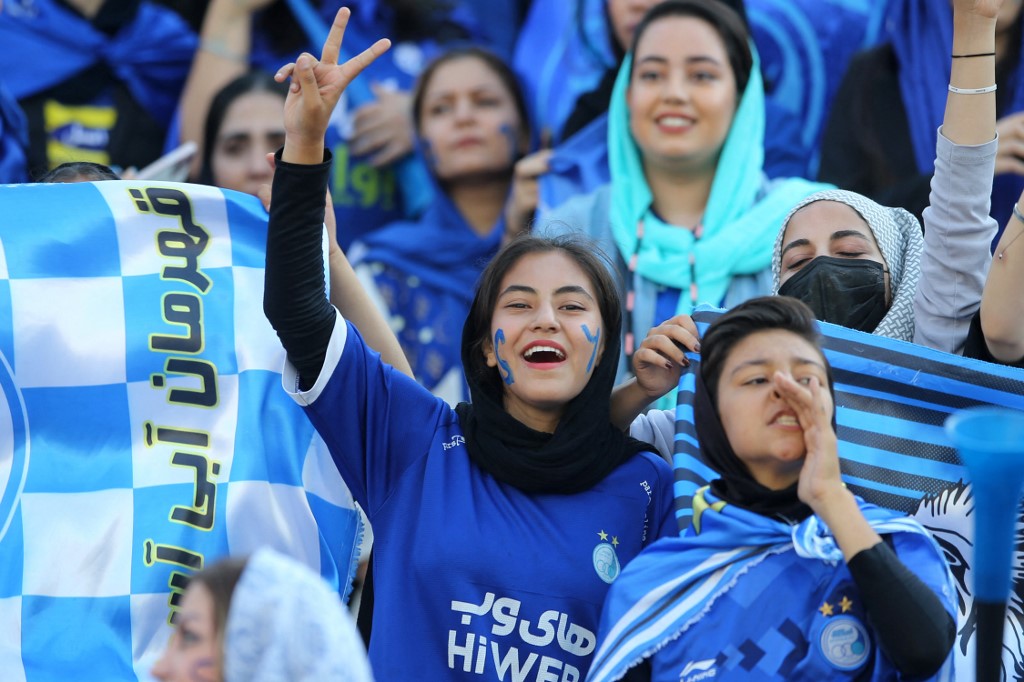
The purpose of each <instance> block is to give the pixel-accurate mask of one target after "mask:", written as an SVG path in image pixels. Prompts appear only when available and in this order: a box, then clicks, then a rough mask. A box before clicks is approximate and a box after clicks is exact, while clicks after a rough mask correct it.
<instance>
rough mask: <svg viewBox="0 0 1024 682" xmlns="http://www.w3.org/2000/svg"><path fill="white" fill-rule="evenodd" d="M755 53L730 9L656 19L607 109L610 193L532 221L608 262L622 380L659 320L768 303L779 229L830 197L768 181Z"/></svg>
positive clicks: (680, 5)
mask: <svg viewBox="0 0 1024 682" xmlns="http://www.w3.org/2000/svg"><path fill="white" fill-rule="evenodd" d="M751 45H752V43H751V42H750V36H749V34H748V32H747V29H746V27H745V25H744V23H743V21H742V19H741V18H740V17H739V15H738V14H736V12H734V11H733V10H731V9H730V8H729V7H727V6H726V5H725V4H723V3H719V2H702V1H699V0H667V1H666V2H661V3H658V4H657V5H655V6H654V7H652V8H651V9H650V10H648V12H647V13H646V14H645V15H644V17H643V19H642V20H641V21H640V23H639V24H638V25H637V26H636V30H635V32H634V35H633V44H632V48H631V50H630V53H629V54H628V55H627V56H626V58H625V60H624V61H623V64H622V67H621V69H620V70H619V76H618V80H617V82H616V85H615V90H614V92H613V94H612V99H611V103H610V105H609V109H608V116H609V125H608V150H609V163H610V168H611V177H612V180H611V183H610V184H609V185H606V186H604V187H601V188H599V189H598V190H596V191H595V192H593V193H592V194H589V195H586V196H580V197H575V198H574V199H571V200H569V201H568V202H567V203H565V204H564V205H562V206H560V207H558V208H556V209H554V210H551V211H548V212H547V213H545V214H542V215H541V216H540V217H539V218H538V220H537V224H538V228H537V229H538V230H539V231H541V232H543V233H544V234H564V233H566V232H569V231H572V230H579V231H582V232H584V233H585V234H587V235H588V236H590V237H592V238H594V239H596V240H597V241H598V243H599V244H600V245H601V247H602V248H603V249H605V251H606V252H607V253H609V254H612V256H613V258H614V262H615V269H616V270H617V271H618V273H619V275H620V278H621V281H622V282H623V284H624V288H623V289H622V291H621V292H620V293H621V295H622V296H623V298H624V300H625V301H626V320H625V329H624V333H625V338H624V343H623V351H624V352H623V354H622V358H621V362H620V368H619V369H620V373H619V379H620V380H622V379H625V378H627V376H628V374H629V371H630V369H631V367H630V364H629V359H630V358H631V356H632V354H633V353H634V352H635V350H636V346H637V344H638V343H639V341H640V340H641V339H643V338H644V336H645V335H646V333H647V331H648V330H649V329H650V328H651V327H652V326H654V325H655V324H657V323H658V322H660V321H661V320H665V319H668V318H670V317H672V316H673V315H677V314H688V313H689V312H690V311H692V310H693V308H694V307H695V306H696V305H697V304H699V303H712V304H714V305H724V306H726V307H729V306H732V305H735V304H737V303H740V302H742V301H744V300H746V299H748V298H751V297H753V296H758V295H763V294H767V293H769V292H770V288H771V269H770V268H771V244H772V241H773V240H774V238H775V235H776V234H777V233H778V230H779V227H780V226H781V224H782V219H783V218H784V217H785V215H786V214H787V213H788V212H789V210H790V209H791V208H792V207H793V206H794V205H796V204H797V203H798V202H799V201H800V200H801V199H803V198H804V197H805V196H807V195H808V194H811V193H812V192H814V191H816V190H820V189H824V188H825V187H826V186H825V185H819V184H816V183H810V182H807V181H805V180H800V179H784V180H774V181H770V180H768V178H767V176H765V174H764V172H763V170H762V162H763V160H764V136H765V100H764V84H763V82H762V80H761V73H760V67H759V65H758V62H757V56H756V54H755V53H754V52H753V51H752V47H751Z"/></svg>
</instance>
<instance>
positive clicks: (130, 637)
mask: <svg viewBox="0 0 1024 682" xmlns="http://www.w3.org/2000/svg"><path fill="white" fill-rule="evenodd" d="M266 220H267V216H266V213H265V212H264V210H263V208H262V207H261V206H260V205H259V202H258V201H257V200H256V199H255V198H254V197H249V196H244V195H241V194H238V193H234V192H221V191H220V190H218V189H215V188H210V187H200V186H194V185H184V184H169V183H155V184H147V183H141V182H101V183H83V184H68V185H6V186H0V678H2V679H3V680H5V682H11V681H14V680H25V681H27V682H38V681H40V680H54V681H55V680H72V679H75V680H80V679H95V680H115V679H116V680H134V679H144V680H145V679H149V674H148V673H149V666H150V665H151V664H152V662H153V661H154V660H155V658H156V656H157V655H158V654H159V653H160V651H161V649H162V648H163V645H164V642H165V641H166V638H167V636H168V634H169V631H170V628H169V623H170V622H171V621H172V620H173V618H174V614H175V609H176V606H177V604H178V603H179V600H180V598H181V592H182V589H183V586H184V584H185V580H186V578H187V576H189V575H190V574H191V573H193V572H194V571H195V570H197V569H199V568H201V567H203V566H205V565H207V564H209V563H211V562H213V561H214V560H216V559H218V558H220V557H222V556H224V555H227V554H232V555H242V554H248V553H250V552H251V551H253V550H254V549H256V548H257V547H259V546H271V547H274V548H276V549H279V550H281V551H284V552H286V553H288V554H291V555H292V556H295V557H297V558H299V559H300V560H303V561H305V562H306V563H307V564H309V565H310V566H312V567H313V568H314V569H318V570H319V571H320V572H321V574H322V575H323V576H324V577H325V578H326V579H327V580H328V581H329V582H331V583H332V584H334V585H335V586H337V587H338V589H339V591H341V592H343V593H346V592H347V590H348V587H349V585H350V584H351V571H352V568H353V560H354V552H355V551H356V545H357V536H358V534H359V532H360V523H359V517H358V515H357V513H356V512H355V510H354V508H353V503H352V499H351V496H350V495H349V493H348V490H347V488H346V487H345V485H344V483H343V482H342V480H341V476H340V475H339V473H338V471H337V468H336V467H335V465H334V463H333V461H332V459H331V457H330V455H329V454H328V453H327V451H326V447H325V446H324V445H323V443H322V441H320V439H319V437H317V436H316V434H315V431H314V430H313V427H312V426H311V425H310V423H309V421H308V419H307V418H306V416H305V414H303V412H302V411H301V409H300V408H299V407H298V406H297V405H296V404H295V403H294V402H293V401H292V400H291V399H290V398H289V397H288V396H287V395H286V394H285V392H284V391H283V390H282V388H281V385H280V382H281V376H280V370H281V368H282V364H283V360H284V351H283V349H282V348H281V346H280V343H279V342H278V339H277V336H276V335H275V334H274V331H273V330H272V329H271V327H270V325H269V324H268V322H267V321H266V319H265V317H264V316H263V307H262V300H263V267H264V250H265V244H266Z"/></svg>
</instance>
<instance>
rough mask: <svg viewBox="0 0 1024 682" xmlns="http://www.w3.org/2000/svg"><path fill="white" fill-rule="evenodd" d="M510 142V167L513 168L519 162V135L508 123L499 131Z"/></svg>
mask: <svg viewBox="0 0 1024 682" xmlns="http://www.w3.org/2000/svg"><path fill="white" fill-rule="evenodd" d="M498 130H499V131H500V132H501V134H502V135H504V136H505V139H506V141H507V142H508V165H510V166H512V165H514V164H515V162H516V161H518V160H519V133H518V130H517V129H515V128H513V127H512V126H511V125H510V124H508V123H502V124H501V127H500V128H499V129H498Z"/></svg>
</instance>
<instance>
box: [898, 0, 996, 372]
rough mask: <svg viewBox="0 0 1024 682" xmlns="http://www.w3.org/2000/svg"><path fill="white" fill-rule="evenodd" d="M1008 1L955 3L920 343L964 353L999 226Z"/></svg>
mask: <svg viewBox="0 0 1024 682" xmlns="http://www.w3.org/2000/svg"><path fill="white" fill-rule="evenodd" d="M1001 4H1002V0H955V2H954V3H953V45H952V55H951V61H952V68H951V72H950V79H949V82H950V91H949V94H948V96H947V98H946V111H945V116H944V118H943V122H942V128H941V129H940V130H939V133H940V134H939V136H938V142H937V146H936V158H935V175H934V177H933V178H932V184H931V194H930V196H929V206H928V208H926V209H925V211H924V222H925V233H924V242H925V246H924V252H923V253H922V255H921V279H920V282H919V284H918V288H917V292H916V294H915V298H914V315H915V332H914V341H915V342H916V343H920V344H922V345H926V346H929V347H931V348H936V349H938V350H943V351H946V352H950V353H959V352H961V351H962V350H963V344H964V340H965V339H966V337H967V331H968V328H969V326H970V321H971V318H972V317H973V316H974V314H975V313H976V312H977V310H978V306H979V304H980V301H981V292H982V289H983V287H984V283H985V275H986V273H987V272H988V268H989V258H990V256H989V245H990V244H991V241H992V239H993V238H994V237H995V234H996V227H997V226H996V223H995V221H994V220H993V219H992V218H991V217H990V216H989V207H990V201H991V200H990V196H991V194H992V176H993V173H994V172H995V160H996V152H997V150H998V142H997V141H996V95H995V88H994V85H995V26H996V15H997V14H998V12H999V6H1000V5H1001Z"/></svg>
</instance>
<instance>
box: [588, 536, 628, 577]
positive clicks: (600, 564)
mask: <svg viewBox="0 0 1024 682" xmlns="http://www.w3.org/2000/svg"><path fill="white" fill-rule="evenodd" d="M597 537H598V538H599V539H600V540H601V541H600V542H599V543H597V546H596V547H594V570H595V571H596V572H597V575H598V577H599V578H601V580H603V581H605V582H606V583H609V584H611V583H612V581H614V580H615V579H616V578H618V577H619V573H621V572H622V565H621V564H620V563H619V555H618V554H616V552H615V548H616V547H618V546H619V538H618V537H616V536H614V535H612V536H611V537H610V538H609V536H608V533H606V532H604V529H602V530H600V531H598V533H597Z"/></svg>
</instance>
